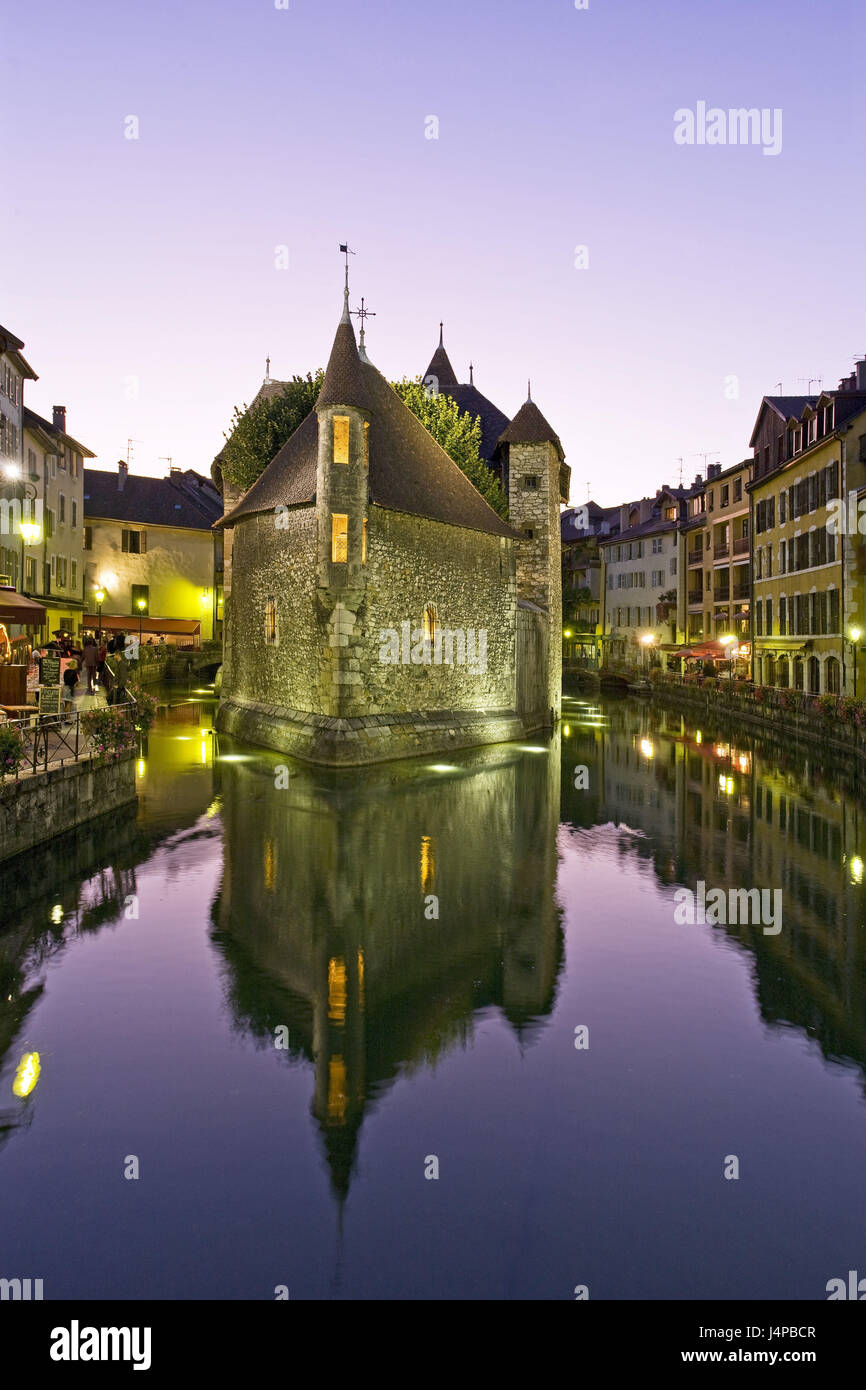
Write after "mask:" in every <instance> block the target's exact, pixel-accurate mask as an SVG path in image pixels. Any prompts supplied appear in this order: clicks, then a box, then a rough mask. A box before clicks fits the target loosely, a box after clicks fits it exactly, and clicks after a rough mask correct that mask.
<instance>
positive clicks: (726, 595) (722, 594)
mask: <svg viewBox="0 0 866 1390" xmlns="http://www.w3.org/2000/svg"><path fill="white" fill-rule="evenodd" d="M730 601H731V591H730V589H716V591H715V593H714V594H713V603H716V604H719V603H730Z"/></svg>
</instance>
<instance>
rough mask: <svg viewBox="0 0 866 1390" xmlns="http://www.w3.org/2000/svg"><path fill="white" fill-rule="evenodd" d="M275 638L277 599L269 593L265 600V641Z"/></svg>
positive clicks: (272, 640) (273, 640) (271, 640)
mask: <svg viewBox="0 0 866 1390" xmlns="http://www.w3.org/2000/svg"><path fill="white" fill-rule="evenodd" d="M276 640H277V600H276V599H275V598H274V597H273V595H272V594H269V595H268V597H267V600H266V601H265V641H266V642H276Z"/></svg>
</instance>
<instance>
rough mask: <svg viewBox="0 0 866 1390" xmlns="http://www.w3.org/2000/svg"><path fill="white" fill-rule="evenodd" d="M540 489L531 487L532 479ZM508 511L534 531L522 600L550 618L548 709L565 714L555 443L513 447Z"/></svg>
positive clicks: (520, 575) (523, 546)
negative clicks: (535, 606) (542, 611)
mask: <svg viewBox="0 0 866 1390" xmlns="http://www.w3.org/2000/svg"><path fill="white" fill-rule="evenodd" d="M529 477H531V478H534V479H536V480H537V487H527V486H526V480H527V478H529ZM508 509H509V516H510V520H511V525H512V526H513V527H514V529H515V530H516V531H526V530H531V531H532V533H533V535H532V538H531V539H526V540H523V541H520V542H519V543H518V550H517V594H518V597H519V598H521V599H526V600H527V601H528V602H530V603H533V604H536V605H537V606H538V607H540V608H542V609H544V610H545V611H546V612H547V615H548V633H549V644H548V657H547V674H548V692H547V699H546V705H547V707H548V708H549V709H552V710H553V711H554V715H555V717H558V716H559V713H560V710H561V708H562V542H561V536H560V520H559V455H558V453H557V451H556V449H555V448H554V446H553V444H550V443H546V442H545V443H539V444H510V445H509V446H508Z"/></svg>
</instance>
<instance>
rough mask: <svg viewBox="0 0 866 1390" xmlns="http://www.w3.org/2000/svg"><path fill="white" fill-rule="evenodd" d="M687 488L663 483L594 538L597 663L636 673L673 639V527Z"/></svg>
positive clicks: (682, 514)
mask: <svg viewBox="0 0 866 1390" xmlns="http://www.w3.org/2000/svg"><path fill="white" fill-rule="evenodd" d="M688 497H689V489H686V488H670V487H663V488H661V489H660V490H659V491H658V492H657V493H656V495H655V497H644V498H642V499H641V500H640V501H639V502H631V503H625V504H624V505H623V506H622V508H621V510H620V525H619V529H618V531H617V532H616V533H615V534H611V535H610V536H606V537H601V538H600V539H599V543H598V544H599V551H600V553H601V555H602V560H603V569H602V584H603V600H604V602H603V619H602V621H603V633H602V642H603V662H604V665H605V666H606V667H608V668H611V667H614V668H619V669H622V670H625V671H633V672H638V671H642V670H644V669H646V668H647V667H648V666H649V665H650V664H652V663H653V662H655V661H656V660H657V659H658V657H657V655H656V654H657V653H659V652H663V651H664V650H665V649H669V650H670V649H673V648H674V647H675V646H676V642H677V588H678V583H679V553H678V552H679V528H680V526H681V525H682V524H683V523H684V522H685V521H686V520H687V515H688V511H687V508H688Z"/></svg>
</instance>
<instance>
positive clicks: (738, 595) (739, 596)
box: [733, 584, 750, 603]
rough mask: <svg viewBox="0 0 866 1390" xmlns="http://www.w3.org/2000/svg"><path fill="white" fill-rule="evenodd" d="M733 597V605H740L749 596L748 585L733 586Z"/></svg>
mask: <svg viewBox="0 0 866 1390" xmlns="http://www.w3.org/2000/svg"><path fill="white" fill-rule="evenodd" d="M733 595H734V602H735V603H742V601H743V600H744V599H748V598H749V596H750V595H749V586H748V584H746V585H745V586H744V587H741V586H739V585H736V584H735V585H734V588H733Z"/></svg>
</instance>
